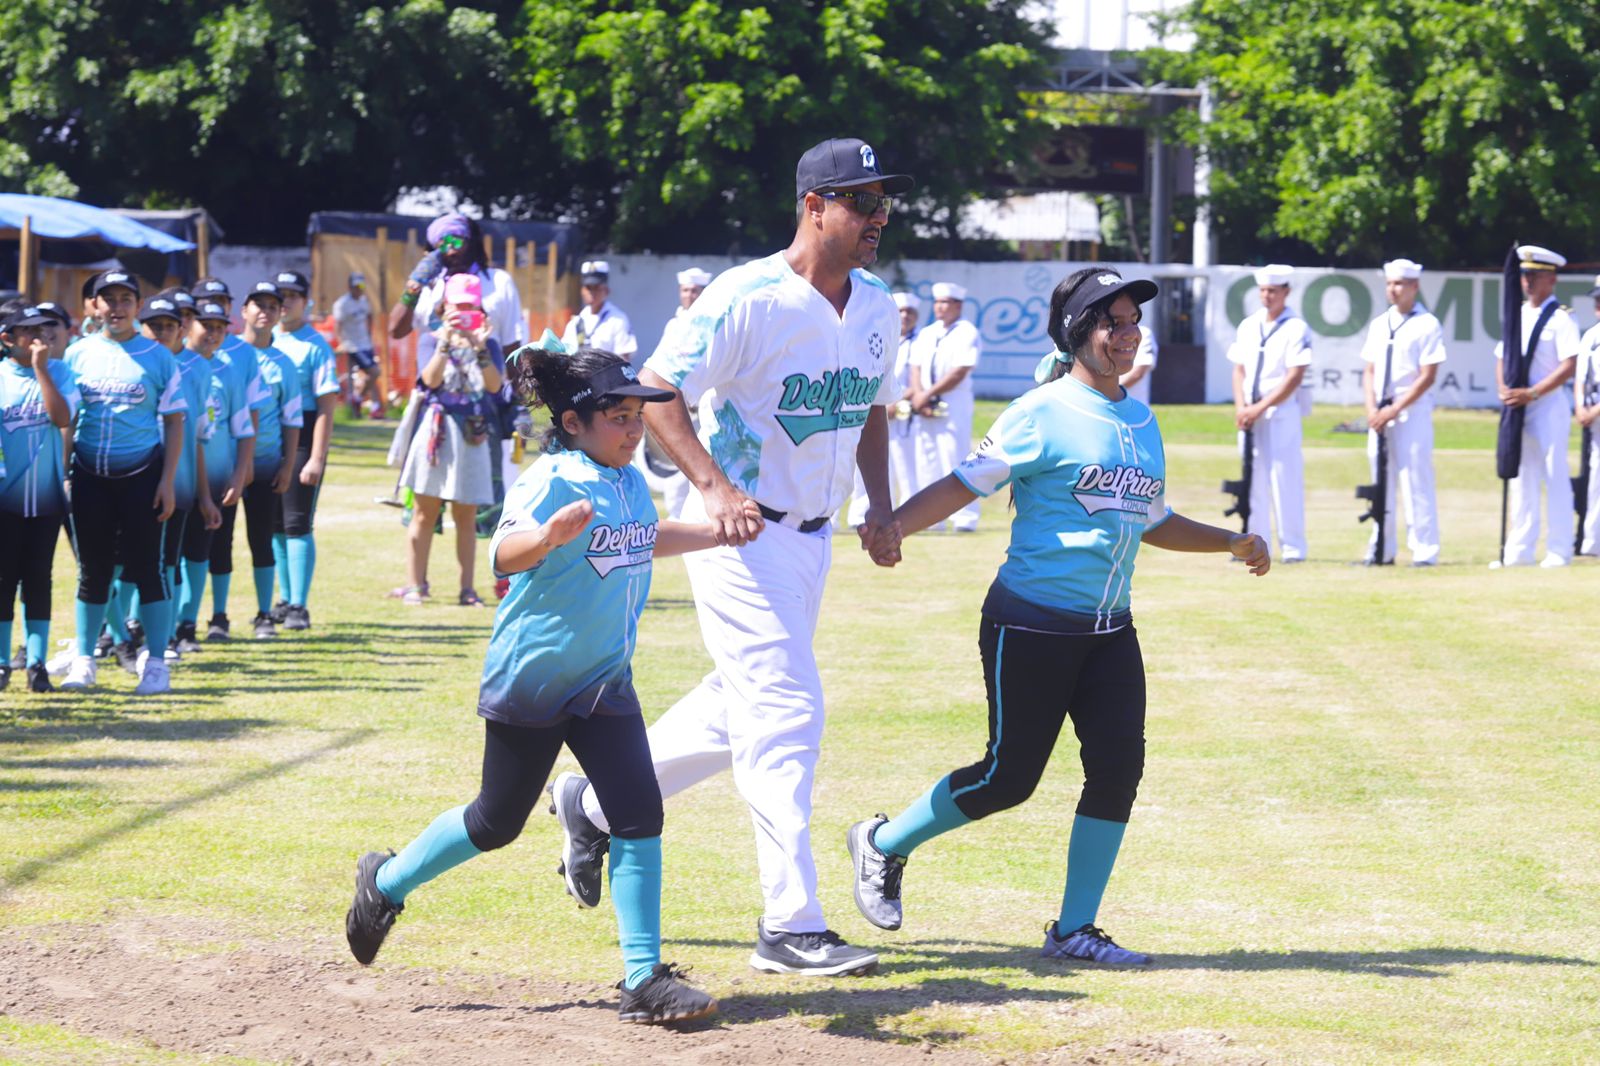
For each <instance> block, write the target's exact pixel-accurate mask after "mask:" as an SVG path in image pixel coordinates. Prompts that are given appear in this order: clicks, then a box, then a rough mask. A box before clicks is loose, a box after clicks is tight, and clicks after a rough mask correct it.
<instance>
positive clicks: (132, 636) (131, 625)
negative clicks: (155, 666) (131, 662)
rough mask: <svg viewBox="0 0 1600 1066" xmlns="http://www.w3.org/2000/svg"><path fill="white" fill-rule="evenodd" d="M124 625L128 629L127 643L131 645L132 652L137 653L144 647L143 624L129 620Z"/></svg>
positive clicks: (133, 619)
mask: <svg viewBox="0 0 1600 1066" xmlns="http://www.w3.org/2000/svg"><path fill="white" fill-rule="evenodd" d="M125 624H126V625H127V627H128V643H129V644H132V645H133V650H134V651H138V650H139V649H140V648H142V647H144V623H143V622H141V621H139V620H138V619H137V618H130V619H128V620H127V622H126V623H125Z"/></svg>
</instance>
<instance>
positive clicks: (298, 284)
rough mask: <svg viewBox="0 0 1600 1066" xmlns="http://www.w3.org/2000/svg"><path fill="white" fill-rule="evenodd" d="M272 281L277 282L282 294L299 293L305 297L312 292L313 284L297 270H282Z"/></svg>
mask: <svg viewBox="0 0 1600 1066" xmlns="http://www.w3.org/2000/svg"><path fill="white" fill-rule="evenodd" d="M272 280H273V281H275V282H277V285H278V291H279V292H280V293H283V292H297V293H299V294H300V295H301V296H304V295H306V294H307V293H309V292H310V291H311V282H309V281H307V280H306V276H305V275H304V274H302V273H300V272H299V271H297V270H280V271H278V273H277V275H276V276H275V277H274V278H273V279H272Z"/></svg>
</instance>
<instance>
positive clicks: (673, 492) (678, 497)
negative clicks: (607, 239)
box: [637, 267, 711, 518]
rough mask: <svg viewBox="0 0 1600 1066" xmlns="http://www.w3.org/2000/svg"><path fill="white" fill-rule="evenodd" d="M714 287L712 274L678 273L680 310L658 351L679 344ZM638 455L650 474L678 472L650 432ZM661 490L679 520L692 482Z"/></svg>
mask: <svg viewBox="0 0 1600 1066" xmlns="http://www.w3.org/2000/svg"><path fill="white" fill-rule="evenodd" d="M710 284H711V271H709V270H701V269H700V268H699V267H690V268H689V269H687V270H680V271H678V309H677V310H676V311H674V312H673V313H672V317H671V318H669V319H667V325H666V327H665V328H664V329H663V330H662V331H661V343H660V345H658V347H667V346H669V345H671V344H674V343H676V341H675V338H676V337H677V335H678V333H679V331H681V330H682V329H683V328H684V327H685V326H686V325H687V324H688V322H689V308H691V307H693V306H694V302H695V301H696V300H698V299H699V298H700V294H701V293H702V292H704V291H705V287H706V286H707V285H710ZM689 414H690V415H691V416H694V415H695V414H696V412H694V411H691V412H689ZM694 424H695V425H696V426H698V425H699V420H698V418H696V420H695V423H694ZM637 455H638V461H639V462H640V463H644V464H647V470H648V471H649V473H651V474H653V475H655V476H656V477H658V478H659V477H660V475H661V472H662V471H664V470H666V469H668V468H671V469H673V470H677V469H678V468H677V467H676V466H675V465H674V464H673V462H672V460H671V459H669V458H667V455H666V453H665V452H664V451H662V450H661V445H659V444H657V443H656V442H655V439H654V438H652V437H651V436H650V433H649V431H648V430H647V431H646V432H645V436H644V441H643V443H642V444H640V446H639V451H638V453H637ZM658 486H659V489H660V492H661V504H662V507H661V512H662V514H664V515H666V516H667V517H668V518H677V517H678V513H679V512H680V511H682V510H683V504H684V501H686V500H687V499H688V498H689V491H690V489H691V488H692V487H693V486H691V485H690V484H689V479H688V478H686V477H684V476H683V473H682V472H681V471H679V472H678V473H675V474H673V475H672V476H670V477H666V478H662V479H661V480H660V481H659V482H658Z"/></svg>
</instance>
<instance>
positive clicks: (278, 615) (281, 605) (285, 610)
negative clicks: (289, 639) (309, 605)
mask: <svg viewBox="0 0 1600 1066" xmlns="http://www.w3.org/2000/svg"><path fill="white" fill-rule="evenodd" d="M267 614H269V615H271V616H272V621H273V622H274V623H275V624H277V625H280V626H281V625H283V622H284V619H286V618H288V617H289V601H288V600H279V601H278V602H277V603H275V604H273V605H272V610H270V611H268V612H267Z"/></svg>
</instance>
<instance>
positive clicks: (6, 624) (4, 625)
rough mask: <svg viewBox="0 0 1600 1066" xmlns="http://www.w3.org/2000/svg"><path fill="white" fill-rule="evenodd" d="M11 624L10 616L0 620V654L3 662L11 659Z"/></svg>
mask: <svg viewBox="0 0 1600 1066" xmlns="http://www.w3.org/2000/svg"><path fill="white" fill-rule="evenodd" d="M11 626H12V620H11V619H10V618H7V619H6V620H5V621H3V622H0V656H3V657H4V662H7V663H9V662H10V661H11Z"/></svg>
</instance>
